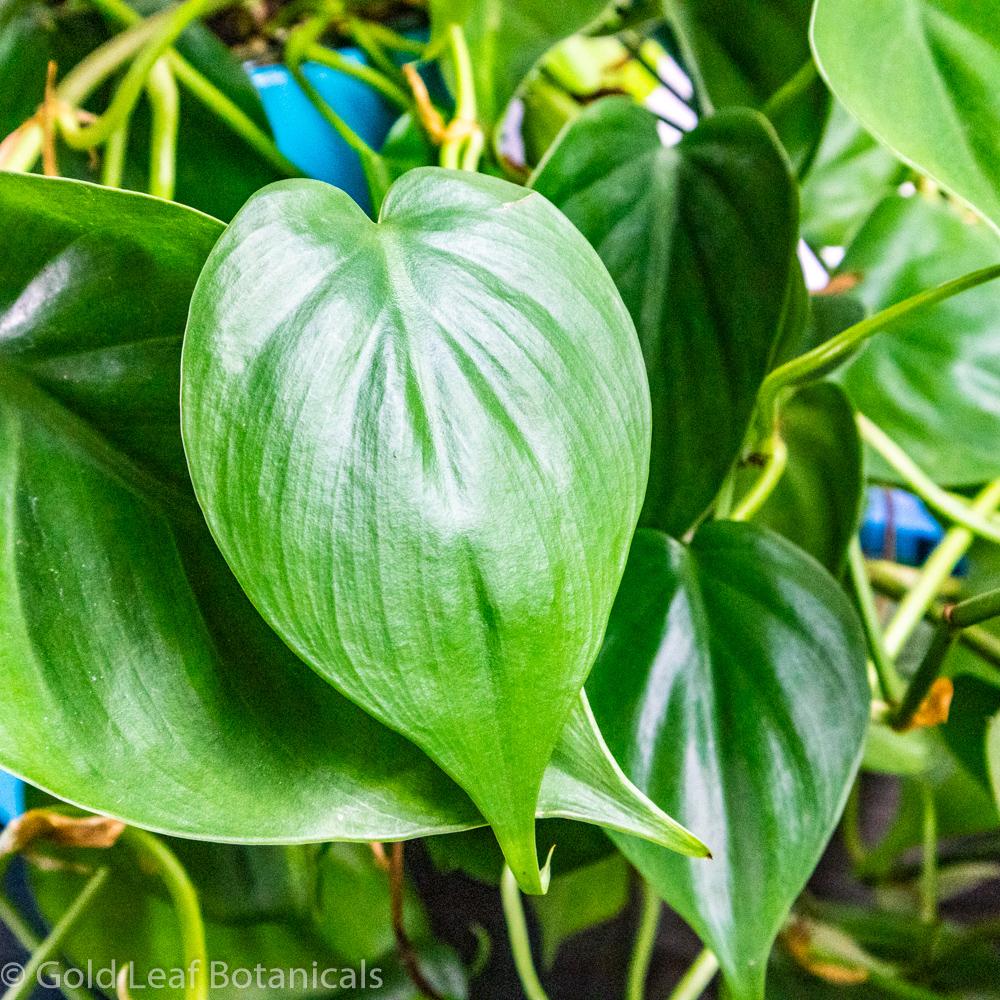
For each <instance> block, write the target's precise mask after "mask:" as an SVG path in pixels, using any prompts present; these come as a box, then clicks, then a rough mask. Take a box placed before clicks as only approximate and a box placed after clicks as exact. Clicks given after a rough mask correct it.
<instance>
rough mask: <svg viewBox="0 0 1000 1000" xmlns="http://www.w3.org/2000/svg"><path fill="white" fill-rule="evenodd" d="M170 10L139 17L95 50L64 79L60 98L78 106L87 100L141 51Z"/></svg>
mask: <svg viewBox="0 0 1000 1000" xmlns="http://www.w3.org/2000/svg"><path fill="white" fill-rule="evenodd" d="M167 18H168V12H167V11H163V12H162V13H160V14H154V15H153V16H152V17H148V18H146V19H145V20H141V19H140V20H139V21H137V22H136V23H135V24H133V26H132V27H130V28H129V29H128V30H126V31H123V32H122V33H121V34H119V35H115V36H114V38H110V39H108V41H106V42H105V43H104V44H103V45H101V46H99V47H98V48H96V49H94V51H93V52H91V53H90V55H89V56H87V57H86V58H85V59H82V60H81V61H80V62H78V63H77V64H76V65H75V66H74V67H73V68H72V69H71V70H70V71H69V72H68V73H67V74H66V75H65V76H64V77H63V79H62V82H61V83H60V84H59V87H58V88H57V93H58V95H59V98H60V100H62V101H65V102H66V103H67V104H71V105H73V106H78V105H80V104H82V103H83V101H85V100H86V99H87V98H88V97H89V96H90V95H91V94H92V93H93V92H94V91H95V90H96V89H97V88H98V87H99V86H100V85H101V84H102V83H104V81H105V80H107V78H108V77H109V76H111V74H112V73H114V72H115V71H116V70H117V69H118V68H119V67H121V66H122V65H124V64H125V63H126V62H127V61H128V60H129V59H131V58H132V57H133V56H134V55H136V53H138V52H140V51H141V50H142V49H143V48H144V47H145V46H146V45H147V44H148V43H149V42H150V41H151V40H152V39H153V38H155V37H156V35H157V33H158V32H160V31H162V30H163V28H164V26H165V25H166V23H167Z"/></svg>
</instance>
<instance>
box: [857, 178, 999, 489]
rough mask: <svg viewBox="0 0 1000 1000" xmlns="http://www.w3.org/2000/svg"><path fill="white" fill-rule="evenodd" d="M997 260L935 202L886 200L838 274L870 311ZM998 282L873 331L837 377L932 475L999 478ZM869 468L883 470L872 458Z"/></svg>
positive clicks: (973, 231) (981, 228)
mask: <svg viewBox="0 0 1000 1000" xmlns="http://www.w3.org/2000/svg"><path fill="white" fill-rule="evenodd" d="M998 260H1000V239H998V238H997V236H996V234H995V233H994V232H993V231H992V230H991V229H990V228H989V227H988V226H986V225H984V224H983V223H976V222H974V221H970V220H969V219H968V218H966V217H963V216H961V215H959V214H958V212H957V211H956V210H955V209H953V208H949V207H948V206H947V205H945V204H942V203H940V202H938V203H934V202H930V201H926V200H924V199H922V198H918V197H915V198H909V199H907V198H900V197H892V198H889V199H887V200H886V201H884V202H883V203H882V204H881V205H880V206H879V208H878V209H877V210H876V212H875V213H874V214H873V215H872V217H871V218H870V219H869V220H868V223H867V224H866V225H865V226H864V227H863V228H862V230H861V231H860V232H859V233H858V235H857V237H856V238H855V240H854V242H853V243H852V244H851V246H850V248H849V250H848V253H847V256H846V257H845V258H844V261H843V263H842V264H841V268H840V269H841V271H842V272H845V273H855V274H857V275H859V276H860V278H861V280H860V282H859V284H858V285H857V287H856V288H855V289H854V290H853V292H852V295H854V296H856V297H857V298H859V299H860V300H861V301H862V302H864V304H865V305H866V306H867V308H868V310H869V312H873V313H874V312H877V311H879V310H880V309H884V308H886V307H887V306H890V305H893V304H894V303H896V302H899V301H901V300H903V299H905V298H907V297H909V296H911V295H915V294H917V293H918V292H920V291H923V290H924V289H927V288H932V287H934V286H935V285H938V284H940V283H942V282H944V281H947V280H949V279H951V278H957V277H959V276H961V275H963V274H967V273H968V272H970V271H974V270H976V268H979V267H987V266H989V265H991V264H995V263H996V262H997V261H998ZM998 330H1000V282H991V283H989V284H986V285H983V286H981V287H979V288H975V289H973V290H971V291H968V292H963V293H962V294H961V295H958V296H956V297H954V298H952V299H949V300H948V301H946V302H943V303H941V304H940V305H937V306H935V307H934V308H932V309H926V310H923V311H921V312H919V313H913V314H912V315H911V316H909V317H907V318H906V319H905V320H902V321H900V322H899V323H896V324H894V325H893V326H892V327H891V328H890V329H888V330H886V331H885V332H884V333H880V334H879V335H878V336H877V337H875V338H874V339H873V340H872V341H871V342H870V343H869V344H868V345H867V347H865V348H864V350H863V351H862V352H861V354H860V355H858V357H857V358H855V359H854V360H853V361H852V362H850V364H849V365H848V366H847V367H846V368H845V369H843V370H842V373H841V375H840V376H839V377H840V378H841V380H842V383H843V385H844V388H845V389H846V390H847V393H848V395H849V396H850V397H851V400H852V402H853V403H854V405H855V406H856V407H857V408H858V409H859V410H861V412H862V413H864V414H865V415H866V416H868V417H869V418H871V420H873V421H874V422H875V423H876V424H878V425H879V427H881V428H882V430H884V431H885V432H886V433H887V434H888V435H889V436H890V437H891V438H892V439H893V440H894V441H896V442H897V443H898V444H899V445H900V446H901V447H902V448H903V449H904V450H905V451H906V452H907V453H908V454H909V455H910V457H911V458H913V459H914V460H915V461H916V462H917V463H918V464H919V465H921V466H922V467H923V468H924V469H925V470H926V471H927V472H928V473H929V474H930V475H931V476H933V477H934V479H935V480H936V481H937V482H939V483H941V484H943V485H947V486H962V485H972V484H976V483H980V482H983V481H985V480H988V479H993V478H994V477H996V476H998V475H1000V451H998V449H997V447H996V442H997V440H998V438H1000V338H998V336H997V333H998ZM872 471H873V472H875V473H877V474H878V475H879V476H885V478H887V479H889V480H890V481H891V480H892V479H893V478H894V477H893V475H892V473H891V472H889V471H888V470H885V469H883V468H882V465H881V463H879V462H877V461H873V464H872Z"/></svg>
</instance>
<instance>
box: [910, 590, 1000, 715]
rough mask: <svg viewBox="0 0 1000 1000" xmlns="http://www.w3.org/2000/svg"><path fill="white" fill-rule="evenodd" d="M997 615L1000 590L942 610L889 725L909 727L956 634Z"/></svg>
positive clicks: (942, 664)
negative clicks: (891, 723) (918, 664)
mask: <svg viewBox="0 0 1000 1000" xmlns="http://www.w3.org/2000/svg"><path fill="white" fill-rule="evenodd" d="M998 615H1000V590H991V591H989V592H988V593H986V594H980V595H979V596H977V597H970V598H969V599H968V600H966V601H962V602H961V603H959V604H955V605H952V606H950V607H946V608H945V609H944V612H943V613H942V615H941V619H940V621H939V622H938V627H937V629H936V630H935V632H934V636H933V638H932V639H931V644H930V646H929V647H928V648H927V652H926V653H924V657H923V659H922V660H921V661H920V666H919V667H917V672H916V673H915V674H914V675H913V679H912V680H911V681H910V684H909V687H907V689H906V694H905V695H904V697H903V701H902V704H901V705H900V706H899V712H898V713H897V714H896V717H895V718H894V720H893V725H894V726H895V727H896V728H897V729H906V728H907V727H908V726H909V724H910V722H911V721H912V719H913V716H914V715H915V714H916V712H917V710H918V709H919V708H920V706H921V705H922V704H923V702H924V699H925V698H926V697H927V694H928V692H929V691H930V689H931V686H932V685H933V683H934V681H935V680H937V678H938V676H939V675H940V673H941V668H942V667H943V666H944V661H945V657H946V656H947V655H948V652H949V650H950V649H951V647H952V646H953V645H954V643H955V640H956V639H957V638H958V636H959V634H960V633H961V632H962V631H963V630H964V629H966V628H970V627H972V626H973V625H978V624H979V623H981V622H984V621H989V619H991V618H996V617H997V616H998Z"/></svg>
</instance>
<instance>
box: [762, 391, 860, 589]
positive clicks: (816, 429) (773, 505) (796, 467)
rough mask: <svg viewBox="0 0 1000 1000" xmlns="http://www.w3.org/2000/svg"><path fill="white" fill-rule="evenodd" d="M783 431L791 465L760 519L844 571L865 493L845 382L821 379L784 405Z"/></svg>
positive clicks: (834, 569) (828, 565) (831, 567)
mask: <svg viewBox="0 0 1000 1000" xmlns="http://www.w3.org/2000/svg"><path fill="white" fill-rule="evenodd" d="M781 434H782V437H783V438H784V440H785V444H786V445H787V447H788V466H787V468H786V469H785V474H784V475H783V476H782V477H781V480H780V482H779V483H778V485H777V487H776V488H775V490H774V492H773V493H772V494H771V495H770V497H768V499H767V502H766V503H765V504H764V506H763V507H762V508H761V510H760V511H759V513H758V514H757V516H756V518H755V520H756V521H757V522H758V523H759V524H762V525H764V526H765V527H768V528H772V529H773V530H775V531H777V532H778V533H779V534H782V535H784V536H785V537H786V538H788V539H789V540H790V541H793V542H795V544H796V545H798V546H799V547H800V548H802V549H804V550H805V551H806V552H808V553H809V554H810V555H811V556H813V557H814V558H815V559H817V560H819V562H821V563H822V564H823V565H824V566H825V567H826V568H827V569H828V570H830V572H831V573H833V574H834V575H835V576H839V575H840V573H841V572H842V571H843V568H844V560H845V558H846V556H847V545H848V543H849V542H850V540H851V537H852V536H853V535H854V532H855V531H856V530H857V527H858V521H859V519H860V517H861V506H862V500H863V497H864V478H863V475H862V469H861V441H860V440H859V438H858V431H857V427H856V426H855V423H854V411H853V409H852V408H851V405H850V403H849V402H848V401H847V397H846V396H845V395H844V393H843V391H842V390H841V389H840V388H839V386H836V385H833V384H831V383H829V382H818V383H816V384H815V385H810V386H806V387H805V388H804V389H801V390H800V391H799V392H798V393H796V395H795V396H793V397H792V398H791V400H789V401H788V402H787V403H786V404H785V405H784V406H783V407H782V410H781ZM757 474H759V472H758V473H757Z"/></svg>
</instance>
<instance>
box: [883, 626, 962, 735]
mask: <svg viewBox="0 0 1000 1000" xmlns="http://www.w3.org/2000/svg"><path fill="white" fill-rule="evenodd" d="M954 642H955V633H954V632H953V631H952V629H951V627H950V626H949V624H948V622H947V621H946V620H943V621H942V622H941V623H940V624H939V625H938V627H937V629H936V630H935V632H934V636H933V638H932V639H931V644H930V646H928V648H927V652H926V653H924V656H923V659H922V660H921V661H920V666H919V667H917V671H916V673H915V674H914V675H913V677H912V678H911V680H910V683H909V685H908V686H907V688H906V693H905V694H904V695H903V699H902V701H901V702H900V705H899V711H898V712H896V713H895V715H894V716H893V717H892V724H893V726H894V727H895V728H896V729H899V730H904V731H905V730H906V729H909V727H910V723H911V722H912V721H913V716H914V715H916V714H917V712H918V711H919V709H920V706H921V705H922V704H923V703H924V699H926V697H927V695H928V694H929V692H930V690H931V686H932V685H933V684H934V681H936V680H937V678H938V675H939V674H940V673H941V667H942V666H943V665H944V660H945V657H946V656H947V655H948V651H949V650H950V649H951V647H952V645H953V643H954Z"/></svg>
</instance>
